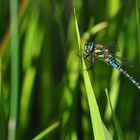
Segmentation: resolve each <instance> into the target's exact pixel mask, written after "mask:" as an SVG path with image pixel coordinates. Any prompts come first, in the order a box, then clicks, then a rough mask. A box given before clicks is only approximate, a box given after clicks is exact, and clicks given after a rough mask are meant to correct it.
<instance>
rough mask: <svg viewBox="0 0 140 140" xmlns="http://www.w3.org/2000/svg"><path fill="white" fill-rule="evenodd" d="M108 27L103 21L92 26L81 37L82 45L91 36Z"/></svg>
mask: <svg viewBox="0 0 140 140" xmlns="http://www.w3.org/2000/svg"><path fill="white" fill-rule="evenodd" d="M107 26H108V22H106V21H103V22H100V23H99V24H97V25H94V26H93V27H92V28H91V29H90V30H89V31H87V32H85V33H84V34H83V36H82V43H85V42H86V41H87V40H88V39H89V38H90V36H91V35H94V34H96V33H98V32H99V31H101V30H103V29H104V28H106V27H107Z"/></svg>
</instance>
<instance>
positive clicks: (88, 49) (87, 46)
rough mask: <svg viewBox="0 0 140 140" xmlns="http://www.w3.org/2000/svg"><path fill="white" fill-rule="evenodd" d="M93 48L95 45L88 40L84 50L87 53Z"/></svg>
mask: <svg viewBox="0 0 140 140" xmlns="http://www.w3.org/2000/svg"><path fill="white" fill-rule="evenodd" d="M94 48H95V45H94V43H93V42H90V43H88V44H85V51H86V52H87V53H88V54H90V53H92V52H93V50H94Z"/></svg>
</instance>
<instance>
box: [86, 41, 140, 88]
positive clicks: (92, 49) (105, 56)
mask: <svg viewBox="0 0 140 140" xmlns="http://www.w3.org/2000/svg"><path fill="white" fill-rule="evenodd" d="M84 51H85V52H86V55H84V59H87V58H88V57H90V63H91V64H92V66H93V65H94V62H95V59H98V60H101V61H103V62H104V63H106V64H107V65H109V66H111V67H113V68H116V69H118V70H119V71H121V72H122V73H123V74H124V75H125V76H126V77H127V78H128V79H129V80H130V81H132V83H133V84H135V85H136V86H137V87H138V88H139V89H140V83H139V82H137V81H136V80H135V79H134V78H133V77H132V76H131V75H129V74H128V72H127V71H126V70H124V68H123V67H122V65H121V63H120V62H119V60H120V61H122V63H124V64H125V63H127V64H130V62H129V61H127V60H126V59H125V58H120V57H118V56H115V52H116V51H118V48H117V46H114V45H113V44H111V45H101V44H97V45H95V44H94V43H93V42H90V43H88V44H85V50H84ZM92 66H91V67H92ZM91 67H90V68H91Z"/></svg>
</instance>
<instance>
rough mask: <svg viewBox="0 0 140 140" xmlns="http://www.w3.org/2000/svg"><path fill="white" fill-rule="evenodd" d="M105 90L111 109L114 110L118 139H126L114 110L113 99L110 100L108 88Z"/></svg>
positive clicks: (113, 115)
mask: <svg viewBox="0 0 140 140" xmlns="http://www.w3.org/2000/svg"><path fill="white" fill-rule="evenodd" d="M105 92H106V96H107V100H108V103H109V105H110V109H111V112H112V117H113V122H114V126H115V130H116V132H117V137H118V140H124V136H123V133H122V130H121V127H120V125H119V122H118V120H117V117H116V114H115V113H114V111H113V107H112V104H111V100H110V97H109V95H108V91H107V89H106V90H105Z"/></svg>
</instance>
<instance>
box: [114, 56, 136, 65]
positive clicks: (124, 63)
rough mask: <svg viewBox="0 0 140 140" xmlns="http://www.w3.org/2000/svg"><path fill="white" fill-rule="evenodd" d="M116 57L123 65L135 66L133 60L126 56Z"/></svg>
mask: <svg viewBox="0 0 140 140" xmlns="http://www.w3.org/2000/svg"><path fill="white" fill-rule="evenodd" d="M115 59H116V61H117V62H119V63H120V64H121V65H123V66H129V67H133V66H134V64H133V63H132V62H130V61H129V60H127V59H126V58H122V57H119V56H115Z"/></svg>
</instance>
